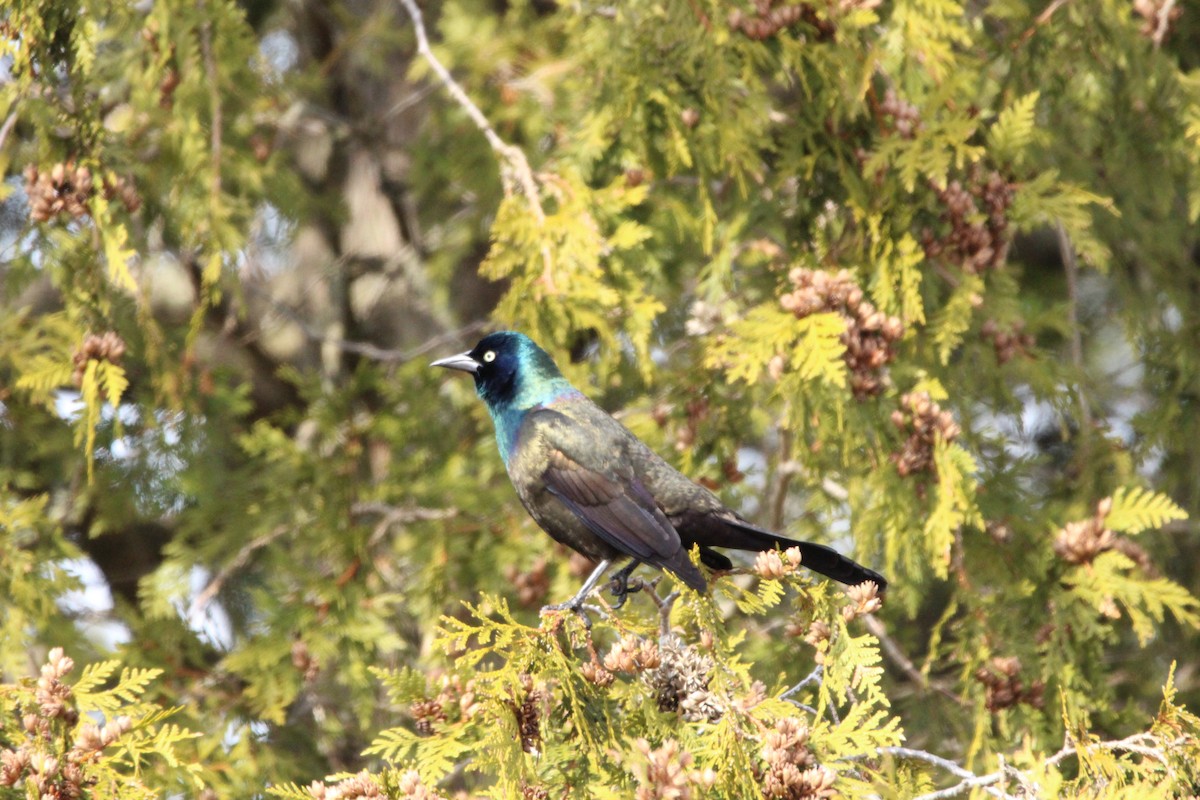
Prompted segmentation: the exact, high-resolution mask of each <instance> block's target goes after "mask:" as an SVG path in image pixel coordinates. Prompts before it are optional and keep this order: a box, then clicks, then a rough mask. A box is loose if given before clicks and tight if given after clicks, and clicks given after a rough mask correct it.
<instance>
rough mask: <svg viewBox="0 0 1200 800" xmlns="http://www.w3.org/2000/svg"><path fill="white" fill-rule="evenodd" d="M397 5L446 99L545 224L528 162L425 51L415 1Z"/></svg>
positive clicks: (422, 20)
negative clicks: (502, 162) (496, 157)
mask: <svg viewBox="0 0 1200 800" xmlns="http://www.w3.org/2000/svg"><path fill="white" fill-rule="evenodd" d="M399 3H400V5H402V6H403V7H404V10H405V11H406V12H407V13H408V16H409V18H410V19H412V22H413V29H414V30H415V31H416V34H417V53H418V54H419V55H420V56H421V57H422V58H424V59H425V61H426V63H428V64H429V67H430V69H432V70H433V72H434V74H436V75H437V76H438V80H440V81H441V82H442V85H443V86H445V87H446V91H448V92H449V93H450V96H451V97H453V98H454V100H455V101H456V102H457V103H458V104H459V105H460V106H462V109H463V110H464V111H466V112H467V116H469V117H470V118H471V121H472V122H474V123H475V127H477V128H479V131H480V132H481V133H482V134H483V135H484V138H486V139H487V141H488V144H489V145H491V147H492V149H493V150H494V151H496V154H497V155H499V156H500V157H501V158H503V159H504V160H505V161H506V162H507V166H508V167H509V168H510V169H511V170H512V171H513V173H514V175H515V177H516V179H517V182H518V183H519V184H520V186H521V190H522V191H523V192H524V193H525V196H526V198H528V200H529V206H530V209H531V210H532V211H533V215H534V216H535V217H536V218H537V221H538V223H539V224H541V223H544V222H545V221H546V214H545V212H544V211H543V210H542V205H541V202H540V200H539V199H538V189H537V184H536V183H535V182H534V179H533V171H532V170H531V169H530V168H529V161H528V160H527V159H526V158H525V153H524V151H523V150H521V148H519V147H516V146H515V145H511V144H509V143H508V142H506V141H504V140H503V139H501V138H500V135H499V134H498V133H496V131H495V129H494V128H492V124H491V123H490V122H488V119H487V117H485V116H484V115H483V112H482V111H480V110H479V106H477V105H475V102H474V101H473V100H471V98H470V97H468V96H467V93H466V92H465V91H464V90H463V88H462V87H461V86H459V85H458V82H457V81H455V80H454V77H453V76H452V75H451V74H450V71H449V70H448V69H446V67H445V66H444V65H443V64H442V62H441V61H439V60H438V57H437V56H435V55H434V54H433V50H432V49H430V47H429V36H428V34H427V33H426V32H425V18H424V17H423V16H422V14H421V9H420V8H418V7H417V4H416V2H415V0H399ZM502 177H504V178H505V179H506V182H507V176H506V175H502Z"/></svg>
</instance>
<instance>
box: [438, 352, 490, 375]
mask: <svg viewBox="0 0 1200 800" xmlns="http://www.w3.org/2000/svg"><path fill="white" fill-rule="evenodd" d="M429 366H431V367H445V368H446V369H457V370H462V371H463V372H470V373H471V374H472V375H474V374H475V373H476V372H478V371H479V362H478V361H476V360H475V359H473V358H471V354H470V352H467V353H459V354H458V355H456V356H450V357H448V358H439V359H438V360H437V361H434V362H433V363H432V364H430V365H429Z"/></svg>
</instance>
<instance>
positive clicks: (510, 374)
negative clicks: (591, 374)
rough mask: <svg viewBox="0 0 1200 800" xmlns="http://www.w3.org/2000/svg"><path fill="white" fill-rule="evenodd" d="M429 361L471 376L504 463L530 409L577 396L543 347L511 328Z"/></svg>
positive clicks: (437, 365)
mask: <svg viewBox="0 0 1200 800" xmlns="http://www.w3.org/2000/svg"><path fill="white" fill-rule="evenodd" d="M430 366H432V367H446V368H448V369H457V370H462V371H463V372H469V373H471V374H472V375H473V376H474V377H475V392H476V393H477V394H478V395H479V396H480V397H481V398H482V399H483V402H484V403H485V404H486V405H487V408H488V411H489V412H490V413H491V415H492V421H493V422H494V423H495V425H496V442H497V444H499V446H500V456H501V457H502V458H503V459H504V461H505V463H508V454H509V452H510V451H511V449H512V446H513V444H514V443H515V442H516V437H517V431H518V430H519V429H520V427H521V422H522V420H524V419H525V414H526V413H527V412H528V411H529V410H530V409H533V408H538V407H543V406H547V405H550V404H551V403H554V402H555V401H558V400H563V399H566V398H570V397H580V396H582V395H580V393H579V391H578V390H577V389H576V388H575V387H573V386H572V385H571V384H570V382H568V381H567V379H566V378H564V377H563V374H562V373H561V372H559V370H558V367H557V366H556V365H555V363H554V359H552V358H550V355H549V354H548V353H547V352H546V351H545V350H543V349H542V348H540V347H538V346H537V344H536V343H535V342H534V341H533V340H532V339H530V338H529V337H528V336H526V335H525V334H523V333H516V332H515V331H500V332H499V333H493V334H489V335H488V336H485V337H483V338H482V339H480V340H479V344H477V345H475V347H474V348H472V349H471V350H468V351H467V352H465V353H459V354H458V355H456V356H450V357H449V358H443V359H439V360H437V361H434V362H433V363H432V364H430Z"/></svg>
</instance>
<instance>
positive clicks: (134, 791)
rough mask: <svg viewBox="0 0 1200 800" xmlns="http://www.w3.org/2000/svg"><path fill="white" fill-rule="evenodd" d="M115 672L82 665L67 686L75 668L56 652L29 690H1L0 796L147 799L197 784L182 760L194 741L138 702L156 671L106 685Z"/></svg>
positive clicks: (130, 673) (196, 774)
mask: <svg viewBox="0 0 1200 800" xmlns="http://www.w3.org/2000/svg"><path fill="white" fill-rule="evenodd" d="M119 667H120V662H118V661H105V662H97V663H93V664H89V665H88V666H87V667H85V668H84V670H83V671H82V674H81V675H80V677H79V680H78V681H77V682H75V683H74V684H70V683H67V682H66V681H64V680H63V679H64V678H65V677H66V676H67V675H68V674H69V673H70V672H71V671H72V669H73V668H74V661H72V660H71V659H70V658H68V657H67V656H65V655H64V654H63V651H62V649H61V648H56V649H54V650H51V651H50V653H49V656H48V658H47V663H46V664H45V665H44V666H42V668H41V677H40V678H39V679H38V680H37V682H36V683H35V682H34V681H33V680H31V679H30V680H24V681H21V682H20V683H16V684H0V712H3V718H4V727H3V728H2V729H0V736H3V740H4V742H5V744H6V745H8V746H9V749H7V750H4V751H2V752H0V756H2V757H3V766H2V767H0V797H5V798H10V797H11V798H13V800H16V798H18V797H39V796H40V797H81V796H88V797H131V798H154V797H161V796H162V792H163V791H172V790H173V791H180V790H192V789H196V788H198V787H201V786H203V785H204V784H203V781H202V779H201V778H202V774H203V770H202V768H201V766H200V765H199V764H198V763H196V762H194V761H193V760H192V759H191V757H190V753H189V749H190V746H191V744H192V741H193V740H195V739H196V738H197V737H198V736H199V735H200V734H198V733H195V732H193V731H189V730H186V729H185V728H183V727H180V726H179V725H176V724H174V723H168V722H165V720H166V719H168V718H169V717H171V716H172V715H174V714H175V713H176V711H177V710H178V709H171V708H163V707H161V706H159V705H158V704H157V703H155V702H153V701H151V700H147V699H146V697H145V695H146V693H147V690H148V689H149V687H150V684H151V683H152V682H153V681H155V680H157V679H158V678H159V677H160V676H161V675H162V670H159V669H123V670H122V671H121V675H120V677H119V678H118V679H117V680H116V681H115V682H112V678H113V676H114V675H115V674H116V671H117V669H118V668H119ZM181 748H182V752H181ZM185 753H189V754H188V755H185ZM84 792H86V793H87V794H86V795H84Z"/></svg>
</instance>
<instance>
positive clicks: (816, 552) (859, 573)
mask: <svg viewBox="0 0 1200 800" xmlns="http://www.w3.org/2000/svg"><path fill="white" fill-rule="evenodd" d="M726 524H727V525H728V526H729V527H730V528H733V529H735V530H736V531H737V532H738V533H739V534H742V535H741V536H738V537H737V543H736V544H734V543H732V542H731V543H730V544H729V545H727V546H728V547H734V548H737V549H739V550H756V551H763V550H772V549H779V550H786V549H788V548H789V547H796V548H799V549H800V564H801V566H804V567H807V568H809V569H811V570H812V571H813V572H819V573H820V574H822V575H824V576H825V577H827V578H832V579H833V580H835V581H838V582H840V583H845V584H847V585H850V586H855V585H857V584H860V583H865V582H867V581H873V582H874V583H875V584H876V585H877V586H878V587H879V591H881V592H882V591H884V590H885V589H887V579H886V578H884V577H883V576H882V575H880V574H879V573H878V572H876V571H875V570H873V569H869V568H867V567H864V566H863V565H862V564H859V563H858V562H857V561H852V560H851V559H849V558H846V557H845V556H844V555H842V554H841V553H839V552H838V551H837V550H834V549H833V548H832V547H826V546H825V545H823V544H816V543H814V542H802V541H799V540H797V539H788V538H787V537H785V536H780V535H779V534H777V533H772V532H771V531H768V530H764V529H762V528H759V527H756V526H754V525H751V524H750V523H748V522H743V521H741V520H728V521H727V522H726Z"/></svg>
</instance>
